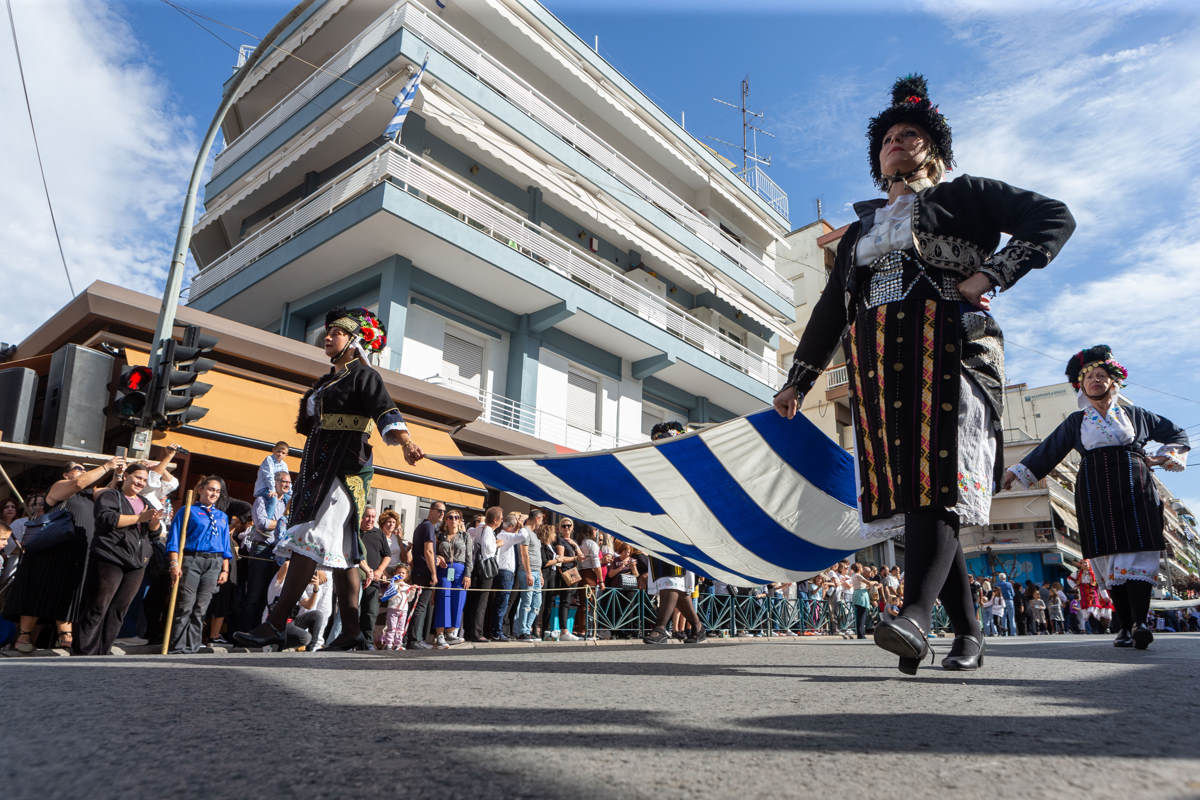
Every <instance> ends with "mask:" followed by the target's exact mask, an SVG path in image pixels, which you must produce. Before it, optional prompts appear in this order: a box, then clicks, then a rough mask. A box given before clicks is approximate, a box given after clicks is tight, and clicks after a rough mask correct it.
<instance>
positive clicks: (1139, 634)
mask: <svg viewBox="0 0 1200 800" xmlns="http://www.w3.org/2000/svg"><path fill="white" fill-rule="evenodd" d="M1153 641H1154V634H1153V633H1152V632H1151V631H1150V628H1149V627H1148V626H1147V625H1146V623H1144V622H1143V623H1142V624H1141V625H1138V626H1137V627H1136V628H1134V629H1133V646H1134V647H1136V648H1137V649H1138V650H1145V649H1146V648H1147V647H1149V646H1150V643H1151V642H1153Z"/></svg>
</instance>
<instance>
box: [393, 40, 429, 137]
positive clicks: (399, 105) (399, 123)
mask: <svg viewBox="0 0 1200 800" xmlns="http://www.w3.org/2000/svg"><path fill="white" fill-rule="evenodd" d="M428 63H429V56H425V60H424V61H423V62H421V68H420V69H419V70H417V74H416V75H413V76H412V77H411V78H409V79H408V83H406V84H404V88H403V89H401V90H400V94H398V95H396V96H395V97H393V98H392V105H394V106H395V107H396V113H395V114H393V115H392V120H391V122H389V123H388V124H387V127H386V128H384V129H383V135H384V137H385V138H388V139H396V138H398V137H399V136H400V130H401V129H402V128H403V127H404V118H405V117H407V116H408V110H409V109H410V108H412V104H413V100H414V99H416V96H417V89H419V88H421V76H422V75H424V74H425V65H426V64H428Z"/></svg>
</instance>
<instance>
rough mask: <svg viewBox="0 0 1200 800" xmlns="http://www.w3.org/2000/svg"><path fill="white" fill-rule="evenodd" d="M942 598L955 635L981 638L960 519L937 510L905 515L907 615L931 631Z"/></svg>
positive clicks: (905, 603) (905, 591) (905, 614)
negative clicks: (934, 605)
mask: <svg viewBox="0 0 1200 800" xmlns="http://www.w3.org/2000/svg"><path fill="white" fill-rule="evenodd" d="M938 598H940V599H941V601H942V605H943V606H944V607H945V609H946V614H947V615H948V616H949V617H950V627H951V628H953V629H954V633H955V635H956V636H964V635H966V636H974V637H975V638H976V639H978V638H979V636H980V633H979V620H977V619H976V618H975V604H974V603H973V602H972V600H971V584H970V581H969V580H968V578H967V561H966V559H965V558H964V557H963V551H962V543H961V542H959V540H958V518H957V517H956V516H954V515H952V514H947V513H940V512H936V511H914V512H910V513H908V514H905V515H904V616H906V617H908V618H909V619H910V620H912V621H913V622H915V623H916V624H917V625H918V626H920V628H921V630H923V631H925V632H926V633H928V632H929V624H930V615H931V614H932V613H933V603H934V600H936V599H938Z"/></svg>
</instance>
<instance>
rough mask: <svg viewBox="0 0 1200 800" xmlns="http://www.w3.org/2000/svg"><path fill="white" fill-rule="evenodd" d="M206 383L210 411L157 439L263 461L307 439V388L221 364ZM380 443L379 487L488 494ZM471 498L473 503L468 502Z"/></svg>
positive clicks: (438, 444) (447, 450) (437, 450)
mask: <svg viewBox="0 0 1200 800" xmlns="http://www.w3.org/2000/svg"><path fill="white" fill-rule="evenodd" d="M126 353H127V356H128V358H129V361H130V363H136V362H138V361H139V360H140V361H141V362H142V363H144V361H145V359H146V354H145V353H139V352H135V351H131V350H127V351H126ZM203 380H204V382H205V383H209V384H212V387H213V388H212V389H211V390H210V391H209V392H208V393H207V394H205V395H204V396H203V397H202V398H200V400H199V404H201V405H204V406H206V407H207V408H208V409H209V411H208V414H206V415H205V416H204V417H203V418H201V419H199V420H197V421H196V423H195V424H193V425H188V426H187V427H185V428H181V429H180V430H178V431H172V432H170V433H169V434H159V435H158V436H156V437H155V443H156V444H166V443H167V442H168V441H178V442H179V443H180V444H181V445H183V446H184V447H185V448H187V449H188V450H191V451H192V452H194V453H199V454H201V455H206V456H211V457H213V458H221V459H225V460H229V461H235V462H238V463H242V464H252V465H257V464H259V463H261V462H262V460H263V458H265V457H266V455H267V453H269V452H270V450H271V447H272V446H274V444H275V442H278V441H284V442H287V443H288V444H289V445H291V447H292V448H294V449H299V448H301V447H302V446H303V444H304V437H302V436H300V434H298V433H296V412H297V410H298V409H299V407H300V399H301V397H302V396H303V394H302V392H300V391H298V390H296V389H290V388H286V387H285V386H280V385H275V384H271V383H266V382H263V381H261V380H255V379H253V378H249V377H243V376H241V375H234V374H231V373H229V372H223V371H220V370H219V368H218V369H214V370H211V371H209V372H206V373H205V374H204V378H203ZM408 427H409V432H410V433H411V434H412V437H413V439H415V440H416V442H417V444H418V445H420V446H421V449H422V450H424V451H425V452H426V453H428V454H430V455H462V452H461V451H460V450H459V449H458V445H457V444H455V442H454V440H453V439H452V438H450V434H449V433H447V432H445V431H443V430H440V429H438V428H434V427H430V426H427V425H421V424H419V423H415V422H412V421H409V423H408ZM372 444H374V445H376V447H375V453H374V457H375V468H376V471H377V473H378V478H377V481H376V484H375V485H376V486H377V487H378V488H388V489H392V490H394V491H399V492H404V493H405V494H412V495H416V496H419V497H437V498H439V499H442V500H445V501H446V502H451V501H452V498H451V497H450V496H449V495H448V494H447V492H454V493H458V494H456V495H455V497H458V496H459V495H461V496H462V499H461V500H456V501H455V502H460V504H462V505H468V506H470V507H475V506H478V505H479V502H480V501H479V498H480V497H481V496H483V495H484V494H486V491H487V490H486V489H485V488H484V486H483V484H481V483H479V482H478V481H476V480H474V479H472V478H468V477H466V476H465V475H461V474H459V473H458V472H455V471H454V470H452V469H450V468H449V467H444V466H442V465H441V464H438V463H437V462H436V461H433V460H432V459H422V460H421V461H419V462H417V464H416V465H415V466H409V465H408V464H407V463H406V462H405V461H404V454H403V452H401V448H399V447H388V446H386V445H384V444H383V443H382V441H380V439H379V437H378V435H374V436H372ZM288 464H289V466H290V467H291V468H292V470H293V471H294V470H297V469H299V467H300V459H299V458H297V457H294V456H293V457H289V458H288ZM465 499H469V500H470V502H469V503H467V502H465Z"/></svg>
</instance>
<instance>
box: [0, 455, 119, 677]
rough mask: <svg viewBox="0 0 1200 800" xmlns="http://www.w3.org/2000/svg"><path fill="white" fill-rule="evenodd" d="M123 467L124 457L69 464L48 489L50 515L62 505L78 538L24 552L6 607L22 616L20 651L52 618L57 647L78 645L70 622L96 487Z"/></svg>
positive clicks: (26, 651) (6, 610) (92, 526)
mask: <svg viewBox="0 0 1200 800" xmlns="http://www.w3.org/2000/svg"><path fill="white" fill-rule="evenodd" d="M124 469H125V459H124V458H113V459H111V460H109V461H108V462H106V463H105V464H103V465H102V466H99V467H94V468H93V469H88V468H87V467H85V466H83V465H82V464H79V463H77V462H71V463H70V464H68V465H67V469H66V471H65V472H63V473H62V478H61V479H60V480H58V481H56V482H55V483H54V485H53V486H51V487H50V490H49V491H48V492H46V511H47V513H49V512H50V511H53V510H54V509H56V508H58V507H59V506H62V507H63V508H65V509H66V510H67V512H68V513H69V514H70V515H71V521H72V522H73V523H74V525H75V537H74V538H73V539H71V540H70V541H68V542H65V543H63V544H59V545H56V546H54V547H50V548H47V549H45V550H39V551H35V552H26V553H25V554H24V556H23V558H22V561H21V566H20V567H19V568H18V569H17V574H16V577H15V578H14V579H13V586H12V588H11V589H10V590H9V593H8V599H7V601H6V603H5V606H4V613H5V616H7V617H19V620H18V629H17V630H18V634H17V641H16V644H14V645H13V647H14V648H15V649H16V651H17V652H18V653H23V654H29V653H32V652H33V650H34V647H35V644H34V643H35V640H36V638H37V627H38V625H39V624H42V623H45V622H49V621H53V622H54V624H55V627H56V628H57V629H58V640H57V646H58V647H64V648H67V649H70V648H71V646H72V644H73V643H74V637H73V636H72V633H71V623H72V622H74V620H75V611H76V609H77V608H78V606H79V594H80V589H81V584H82V582H83V570H84V565H85V563H86V561H87V550H88V547H89V546H90V544H91V541H92V535H93V532H94V530H95V525H96V511H95V504H94V500H93V496H92V487H93V486H95V485H96V484H97V483H99V482H100V480H101V479H102V478H104V476H105V475H107V474H108V473H110V472H112V473H114V474H117V473H120V472H123V471H124ZM101 491H103V490H101Z"/></svg>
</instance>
